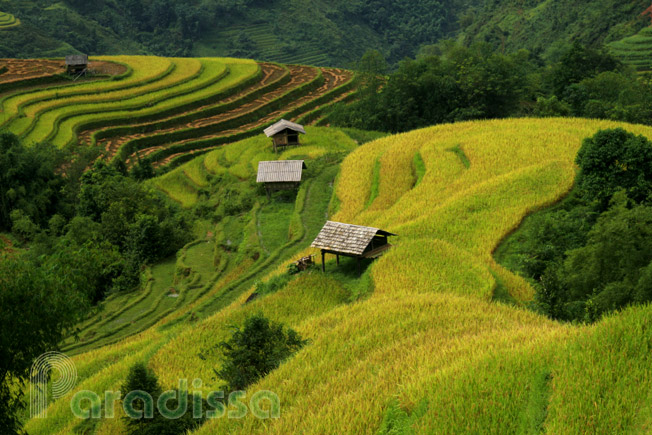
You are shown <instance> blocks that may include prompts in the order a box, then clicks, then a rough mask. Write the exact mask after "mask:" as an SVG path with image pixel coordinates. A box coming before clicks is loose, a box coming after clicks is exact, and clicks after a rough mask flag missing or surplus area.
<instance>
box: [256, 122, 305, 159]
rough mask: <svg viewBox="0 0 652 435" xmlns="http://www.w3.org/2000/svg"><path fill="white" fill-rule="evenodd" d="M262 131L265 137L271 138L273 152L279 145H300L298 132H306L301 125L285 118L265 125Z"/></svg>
mask: <svg viewBox="0 0 652 435" xmlns="http://www.w3.org/2000/svg"><path fill="white" fill-rule="evenodd" d="M264 132H265V135H266V136H267V137H271V138H272V145H273V146H274V152H276V150H277V149H278V148H279V147H286V146H290V145H300V143H299V134H306V130H305V129H304V128H303V125H300V124H297V123H295V122H290V121H287V120H285V119H281V120H280V121H279V122H277V123H276V124H274V125H271V126H269V127H267V128H266V129H265V130H264Z"/></svg>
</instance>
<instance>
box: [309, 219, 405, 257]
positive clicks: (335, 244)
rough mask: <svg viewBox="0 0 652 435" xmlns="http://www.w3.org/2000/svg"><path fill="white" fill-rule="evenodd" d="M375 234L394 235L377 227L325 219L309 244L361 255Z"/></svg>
mask: <svg viewBox="0 0 652 435" xmlns="http://www.w3.org/2000/svg"><path fill="white" fill-rule="evenodd" d="M376 234H379V235H381V236H395V235H396V234H392V233H389V232H387V231H383V230H381V229H378V228H373V227H363V226H360V225H351V224H344V223H342V222H333V221H327V222H326V224H324V227H323V228H322V229H321V231H320V232H319V234H318V235H317V238H316V239H315V241H314V242H312V245H311V246H312V247H313V248H319V249H326V250H328V251H334V252H342V253H345V254H352V255H362V253H363V252H364V250H365V249H366V248H367V246H369V243H371V240H372V239H373V238H374V236H375V235H376Z"/></svg>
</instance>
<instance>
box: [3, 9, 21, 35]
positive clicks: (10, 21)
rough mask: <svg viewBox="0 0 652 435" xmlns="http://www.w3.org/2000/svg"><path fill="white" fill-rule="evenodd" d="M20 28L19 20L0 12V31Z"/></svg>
mask: <svg viewBox="0 0 652 435" xmlns="http://www.w3.org/2000/svg"><path fill="white" fill-rule="evenodd" d="M16 26H20V20H19V19H18V18H16V17H14V16H13V15H11V14H9V13H6V12H2V11H0V30H4V29H10V28H12V27H16Z"/></svg>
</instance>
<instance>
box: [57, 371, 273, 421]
mask: <svg viewBox="0 0 652 435" xmlns="http://www.w3.org/2000/svg"><path fill="white" fill-rule="evenodd" d="M192 386H193V388H195V389H196V390H197V389H199V388H201V386H202V381H201V379H195V380H194V381H193V383H192ZM246 396H247V393H246V392H245V391H234V392H232V393H231V394H229V397H228V400H227V401H225V400H224V399H225V397H224V391H212V392H211V393H209V394H208V396H207V397H206V402H205V403H206V404H207V405H208V407H209V408H210V409H208V410H204V409H203V408H204V400H203V392H202V391H199V390H197V391H193V392H192V395H190V396H189V395H188V380H187V379H180V380H179V389H178V390H169V391H166V392H164V393H162V394H161V395H160V396H159V397H158V399H157V400H156V402H155V401H154V398H153V397H152V395H151V394H149V393H148V392H146V391H141V390H136V391H130V392H128V393H127V394H126V395H125V397H124V400H123V401H122V407H123V409H124V412H125V414H126V415H127V416H128V417H131V418H133V419H142V418H154V412H155V408H156V410H157V411H158V413H159V414H160V415H161V416H163V417H164V418H169V419H177V418H180V417H183V416H184V415H185V414H186V413H187V412H189V409H188V408H189V407H192V416H193V418H197V419H200V418H204V417H206V418H208V419H213V418H223V417H225V416H226V417H228V418H243V417H245V416H246V415H247V413H248V412H249V411H251V413H252V415H253V416H254V417H256V418H260V419H268V418H279V417H280V416H281V402H280V400H279V398H278V396H277V395H276V394H275V393H273V392H271V391H267V390H261V391H257V392H256V393H254V394H253V395H252V396H251V398H250V399H249V407H247V404H246V403H245V400H246ZM120 397H121V392H120V391H106V392H105V393H104V415H102V398H101V397H100V396H99V395H98V394H97V393H95V392H93V391H88V390H84V391H79V392H77V393H76V394H75V395H74V396H73V398H72V401H71V402H70V408H71V410H72V413H73V414H74V415H75V416H76V417H78V418H81V419H87V418H102V417H104V418H114V417H115V402H116V401H117V400H119V399H120ZM189 397H190V398H189ZM189 400H190V401H191V402H192V403H188V401H189ZM170 402H172V403H174V405H175V406H174V405H173V407H170ZM227 407H228V409H227Z"/></svg>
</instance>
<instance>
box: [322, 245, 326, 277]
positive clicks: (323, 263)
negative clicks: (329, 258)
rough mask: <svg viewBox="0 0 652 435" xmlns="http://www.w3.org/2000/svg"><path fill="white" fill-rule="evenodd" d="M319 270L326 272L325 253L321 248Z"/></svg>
mask: <svg viewBox="0 0 652 435" xmlns="http://www.w3.org/2000/svg"><path fill="white" fill-rule="evenodd" d="M321 271H322V272H326V253H325V252H324V250H323V249H322V251H321Z"/></svg>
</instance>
